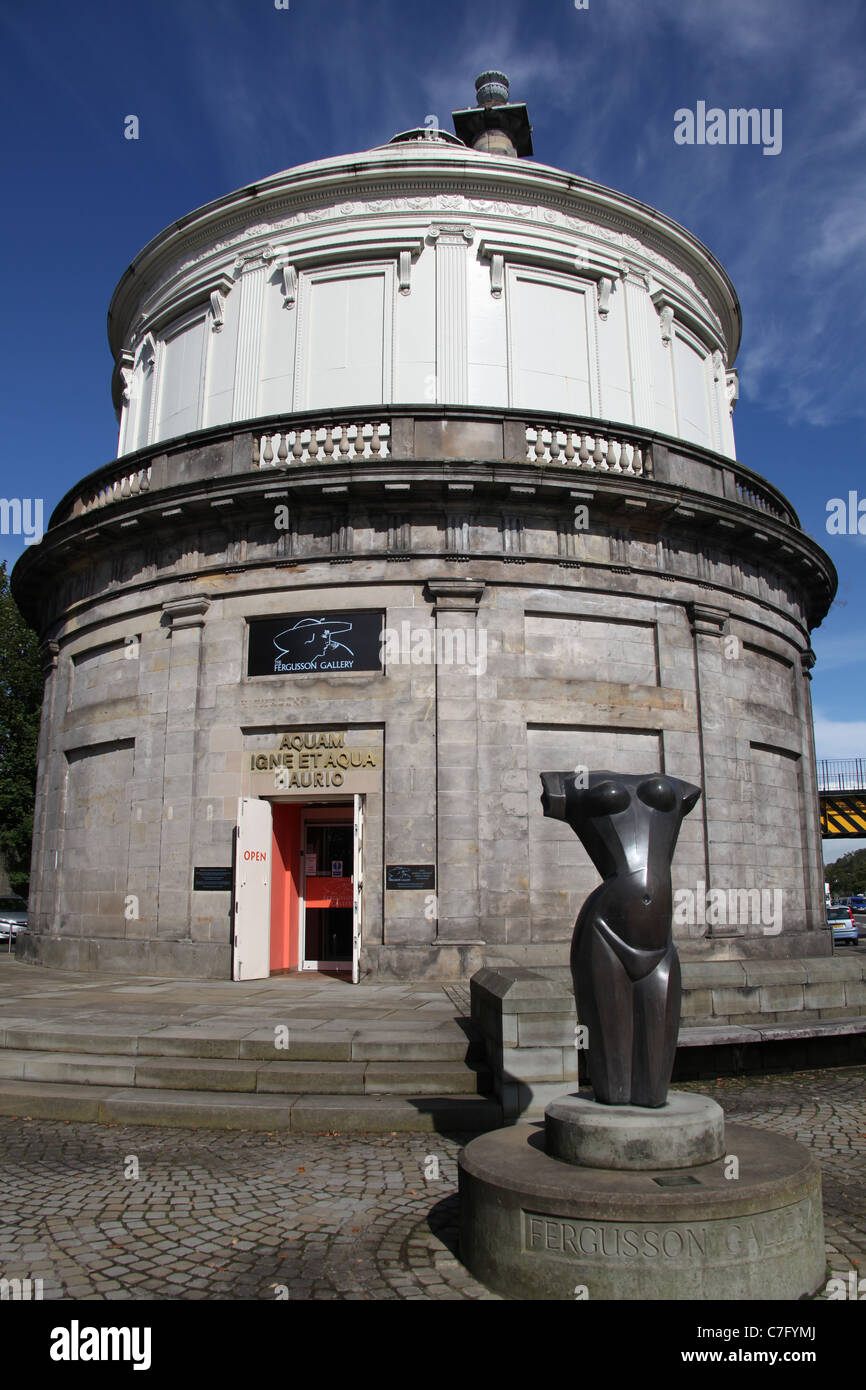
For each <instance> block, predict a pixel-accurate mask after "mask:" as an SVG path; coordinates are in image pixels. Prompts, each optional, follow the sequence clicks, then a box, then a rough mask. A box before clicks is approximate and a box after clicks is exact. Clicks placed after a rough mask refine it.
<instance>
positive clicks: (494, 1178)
mask: <svg viewBox="0 0 866 1390" xmlns="http://www.w3.org/2000/svg"><path fill="white" fill-rule="evenodd" d="M726 1139H727V1143H726V1148H727V1156H726V1157H722V1158H718V1159H716V1160H715V1161H713V1162H711V1163H701V1164H698V1165H696V1166H695V1167H692V1168H690V1169H688V1170H682V1169H680V1170H673V1171H671V1170H669V1169H668V1170H665V1169H662V1168H659V1169H657V1170H650V1169H644V1170H642V1171H631V1172H630V1171H623V1170H622V1169H618V1170H617V1169H612V1168H608V1169H604V1168H585V1167H576V1166H574V1165H572V1164H569V1163H563V1162H562V1161H561V1160H559V1159H557V1158H554V1157H553V1156H552V1155H551V1154H550V1153H547V1152H545V1148H544V1132H543V1130H541V1129H540V1128H536V1127H534V1126H528V1125H516V1126H514V1127H513V1128H510V1129H506V1130H499V1131H497V1132H494V1133H491V1134H485V1135H482V1136H481V1137H480V1138H478V1139H475V1140H473V1141H472V1143H471V1144H469V1145H468V1146H467V1147H466V1148H465V1149H464V1150H463V1153H462V1154H461V1156H460V1174H459V1176H460V1256H461V1259H462V1260H463V1262H464V1263H465V1264H466V1266H467V1267H468V1268H469V1269H470V1270H471V1272H472V1274H473V1275H474V1276H475V1278H476V1279H479V1280H481V1282H482V1283H484V1284H486V1285H487V1286H488V1287H489V1288H491V1289H493V1290H495V1291H496V1292H498V1293H502V1294H505V1295H507V1296H510V1297H513V1298H526V1299H563V1300H569V1301H574V1300H575V1299H576V1298H588V1299H589V1300H591V1301H593V1300H598V1299H616V1300H617V1301H620V1300H626V1301H628V1300H638V1299H654V1300H667V1299H694V1300H714V1299H720V1300H740V1299H749V1300H751V1299H785V1300H787V1299H799V1298H804V1297H809V1296H810V1295H812V1294H814V1293H815V1292H817V1290H818V1289H819V1288H820V1287H821V1286H822V1284H823V1282H824V1278H825V1272H826V1271H825V1255H824V1225H823V1215H822V1209H821V1173H820V1169H819V1167H818V1164H817V1162H816V1161H815V1159H814V1158H813V1157H812V1155H811V1154H810V1152H809V1151H808V1149H806V1148H804V1147H802V1146H801V1145H799V1144H797V1143H795V1142H794V1141H793V1140H790V1139H782V1138H780V1137H779V1136H778V1135H775V1134H767V1133H765V1132H763V1131H761V1130H757V1129H751V1128H749V1127H748V1126H746V1125H729V1126H728V1127H727V1136H726ZM734 1158H735V1159H736V1160H737V1163H736V1165H734V1164H732V1162H731V1161H730V1160H731V1159H734ZM734 1173H736V1174H737V1176H733V1174H734Z"/></svg>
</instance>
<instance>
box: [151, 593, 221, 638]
mask: <svg viewBox="0 0 866 1390" xmlns="http://www.w3.org/2000/svg"><path fill="white" fill-rule="evenodd" d="M209 608H210V599H209V598H207V597H205V596H204V595H201V596H198V597H195V598H175V599H169V601H168V602H167V603H164V604H163V605H162V611H163V613H164V614H165V617H166V619H167V620H168V626H169V627H170V628H171V630H172V632H178V631H180V629H181V628H187V627H204V624H205V614H206V613H207V611H208V609H209Z"/></svg>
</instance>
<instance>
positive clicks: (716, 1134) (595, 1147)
mask: <svg viewBox="0 0 866 1390" xmlns="http://www.w3.org/2000/svg"><path fill="white" fill-rule="evenodd" d="M544 1115H545V1130H546V1135H547V1142H546V1148H547V1152H548V1153H549V1154H550V1156H551V1157H552V1158H559V1159H561V1160H562V1161H563V1163H576V1164H578V1165H579V1166H580V1167H582V1168H623V1169H644V1168H693V1167H694V1165H695V1164H696V1163H712V1162H713V1161H714V1160H715V1159H717V1158H721V1157H722V1154H723V1153H724V1152H725V1112H724V1110H723V1109H722V1107H721V1106H720V1105H717V1104H716V1102H715V1101H714V1100H710V1098H709V1096H693V1095H691V1094H689V1092H687V1091H670V1092H669V1093H668V1098H667V1101H666V1102H665V1104H664V1105H660V1106H659V1107H658V1108H657V1109H656V1110H648V1109H647V1108H646V1107H645V1106H641V1105H600V1104H599V1102H598V1101H597V1100H591V1099H590V1098H589V1097H588V1096H561V1097H560V1099H559V1100H553V1101H551V1102H550V1104H549V1105H548V1107H547V1109H546V1110H545V1112H544Z"/></svg>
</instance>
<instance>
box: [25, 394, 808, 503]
mask: <svg viewBox="0 0 866 1390" xmlns="http://www.w3.org/2000/svg"><path fill="white" fill-rule="evenodd" d="M404 461H405V462H407V463H410V462H411V463H414V464H417V463H418V462H429V463H431V464H435V463H436V462H437V461H442V462H449V463H450V462H458V461H459V462H468V463H470V464H472V465H473V466H474V465H477V464H485V463H487V464H500V463H504V464H507V465H512V466H516V467H519V466H523V467H524V468H525V467H527V466H531V467H535V468H544V469H546V470H550V469H552V468H558V469H569V470H570V469H574V470H575V471H576V472H581V473H586V474H592V475H593V476H594V477H595V478H597V479H599V480H600V479H601V478H602V477H605V478H610V479H611V481H613V480H614V479H616V480H620V481H621V482H622V483H633V484H634V483H638V482H639V483H640V485H641V486H643V485H644V484H646V483H653V484H661V485H666V486H673V487H675V488H678V489H680V488H683V489H687V490H689V491H690V492H692V493H695V494H701V495H702V496H704V497H707V498H715V499H718V500H719V501H724V502H728V503H734V504H739V505H740V506H743V507H746V508H748V509H749V510H752V511H754V512H757V513H760V514H762V515H763V516H765V517H766V518H767V519H768V520H770V519H773V520H776V521H779V522H782V523H784V524H787V525H791V526H794V527H795V528H796V529H798V530H799V529H800V524H799V521H798V519H797V516H796V513H795V512H794V511H793V509H792V508H791V507H790V506H789V505H788V504H787V503H786V501H785V499H784V497H783V496H782V494H781V493H779V492H778V491H777V490H776V488H774V487H773V485H772V484H771V483H768V482H766V481H765V480H764V479H762V478H760V477H758V476H757V475H756V474H754V473H752V472H751V471H750V470H749V469H748V468H745V467H744V466H743V465H742V464H738V463H737V462H736V461H735V460H733V459H728V458H725V457H723V456H722V455H719V454H715V453H713V452H711V451H710V450H707V449H703V448H700V447H698V446H696V445H692V444H689V443H687V442H685V441H683V440H677V439H674V438H672V437H668V436H665V435H659V434H657V433H654V432H652V431H648V430H641V429H639V428H637V427H627V428H625V429H620V428H618V427H617V426H616V425H614V424H611V423H610V422H608V421H599V420H592V419H581V418H578V417H575V416H562V415H559V416H551V415H548V416H546V417H540V418H539V417H532V418H531V417H528V416H527V415H526V414H525V413H524V412H522V411H519V410H501V409H480V408H475V407H470V406H437V405H430V406H410V407H403V408H402V410H401V409H398V408H396V407H394V408H392V409H390V410H389V411H387V412H379V411H375V412H374V410H373V409H372V408H370V409H368V410H366V411H358V412H357V413H355V414H346V413H344V412H340V413H339V414H338V413H337V412H336V411H327V410H322V411H315V412H313V411H307V412H302V413H297V414H294V415H292V416H281V417H270V418H269V419H267V420H262V421H261V422H260V423H258V424H257V425H255V426H253V427H252V428H247V429H238V428H237V426H235V425H229V426H226V425H223V426H214V427H211V428H210V429H206V430H199V431H197V432H196V433H195V434H190V435H185V436H182V437H180V438H177V439H168V440H164V441H161V442H160V443H158V444H154V445H151V446H150V447H149V448H148V449H146V450H145V449H142V450H140V451H139V452H138V453H137V454H135V455H126V456H125V457H124V458H122V459H118V460H115V461H114V462H113V463H110V464H107V465H106V466H105V467H103V468H101V469H99V470H98V471H97V472H95V473H92V474H91V475H90V477H89V478H86V479H85V480H84V481H83V482H81V483H79V484H78V485H77V486H76V488H74V489H73V490H71V491H70V492H68V493H67V494H66V496H65V497H64V498H63V500H62V501H61V502H60V503H59V505H58V506H57V508H56V509H55V511H54V514H53V516H52V518H51V523H50V524H51V525H52V526H57V525H59V524H61V523H62V522H65V521H68V520H70V519H72V518H74V517H79V516H82V515H83V514H86V513H90V512H95V511H97V510H102V509H104V508H106V507H108V506H111V505H112V504H113V503H116V502H127V501H129V500H132V499H134V498H136V497H137V496H138V495H139V494H141V493H145V492H155V491H158V490H161V489H166V488H172V487H175V486H186V485H187V484H190V483H194V482H195V481H197V480H204V479H207V480H216V479H217V478H219V477H223V476H227V475H232V476H234V475H239V474H255V473H256V472H258V471H260V470H261V471H265V470H268V471H269V470H278V469H287V470H289V469H292V468H293V467H294V468H298V469H301V468H310V467H316V466H317V465H331V464H333V465H346V464H349V465H355V466H359V467H360V466H362V465H372V466H376V465H382V464H386V465H399V464H400V463H401V462H404Z"/></svg>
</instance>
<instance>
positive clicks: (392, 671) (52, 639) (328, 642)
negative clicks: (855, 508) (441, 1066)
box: [13, 74, 836, 980]
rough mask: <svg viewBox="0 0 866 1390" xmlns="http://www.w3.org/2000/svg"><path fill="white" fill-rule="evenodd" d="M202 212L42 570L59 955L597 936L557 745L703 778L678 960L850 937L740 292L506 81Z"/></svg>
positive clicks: (46, 806) (362, 972) (50, 951)
mask: <svg viewBox="0 0 866 1390" xmlns="http://www.w3.org/2000/svg"><path fill="white" fill-rule="evenodd" d="M454 119H455V129H456V132H457V134H456V135H451V134H449V133H445V132H444V131H436V130H430V129H417V130H410V131H407V132H405V133H404V134H400V135H397V136H395V137H394V138H393V139H392V140H391V141H390V142H389V143H387V144H385V145H382V146H381V147H377V148H375V149H372V150H368V151H365V152H362V153H358V154H351V155H345V156H341V157H339V158H334V159H326V160H321V161H318V162H316V163H313V164H307V165H303V166H301V167H299V168H294V169H290V170H288V171H286V172H284V173H279V174H275V175H274V176H273V177H271V178H268V179H265V180H263V181H262V182H260V183H257V184H255V185H254V186H251V187H248V188H243V189H241V190H239V191H238V192H236V193H232V194H229V195H228V196H226V197H223V198H221V199H219V200H217V201H216V202H213V203H210V204H208V205H207V206H206V207H203V208H201V209H199V210H198V211H196V212H192V213H189V214H187V215H186V216H183V217H182V218H181V219H180V220H179V221H178V222H176V223H174V224H173V225H172V226H171V227H169V228H168V229H167V230H166V231H164V232H163V233H162V234H161V235H159V236H157V237H156V238H155V239H154V240H153V241H151V242H150V243H149V244H148V245H147V246H146V247H145V249H144V250H143V251H142V252H141V253H140V254H139V256H138V257H137V258H136V259H135V261H134V262H133V263H132V265H131V266H130V267H129V269H128V270H127V271H126V273H125V274H124V276H123V278H122V279H121V281H120V284H119V285H118V287H117V289H116V291H115V294H114V297H113V299H112V302H111V307H110V311H109V335H110V342H111V348H112V352H113V354H114V358H115V363H116V367H115V372H114V379H113V392H114V403H115V407H116V409H117V412H118V417H119V423H120V436H119V445H118V457H117V458H116V459H115V460H113V461H112V462H111V463H109V464H107V465H105V466H104V467H101V468H99V469H97V470H96V471H94V472H93V473H91V474H90V475H89V476H88V477H86V478H85V479H83V480H82V481H81V482H79V483H76V485H75V486H74V487H73V488H72V489H71V490H70V491H69V492H68V493H67V495H66V496H65V497H64V498H63V500H62V501H61V502H60V503H59V505H58V506H57V508H56V509H55V511H54V513H53V516H52V518H51V522H50V525H49V527H48V529H47V531H46V534H45V536H44V538H43V540H42V542H41V543H40V544H39V545H34V546H33V547H32V548H30V549H28V550H27V551H26V553H25V554H24V555H23V556H22V558H21V559H20V560H19V562H18V564H17V566H16V569H15V573H14V576H13V584H14V592H15V595H16V598H17V600H18V602H19V604H20V606H21V608H22V609H23V611H24V613H25V614H26V615H27V617H28V618H29V620H30V621H31V622H32V623H33V624H34V626H35V627H36V628H37V629H38V631H39V633H40V635H41V637H42V640H43V643H44V652H45V658H46V684H45V702H44V711H43V721H42V732H41V738H40V745H39V774H38V795H37V803H36V813H35V829H34V842H33V871H32V879H31V899H30V907H31V912H30V927H29V931H28V932H27V934H26V935H25V936H24V937H23V939H22V941H21V944H20V947H19V952H20V953H21V954H23V956H24V957H25V958H26V959H29V960H33V961H38V962H42V963H45V964H47V965H54V966H66V967H77V968H87V969H97V970H98V969H104V970H110V971H128V972H130V973H135V974H149V975H153V974H156V975H173V976H189V977H198V978H216V979H219V978H229V977H231V976H232V975H234V977H235V978H252V977H261V976H264V975H267V974H269V973H275V972H279V971H285V970H290V969H328V970H335V971H336V970H344V971H350V970H352V971H354V977H355V978H356V979H361V980H364V979H371V978H376V979H418V978H425V977H426V978H430V979H443V980H449V979H452V980H453V979H459V978H465V977H466V976H468V975H470V974H472V973H473V972H474V971H476V970H478V969H479V968H480V967H481V966H497V965H500V966H502V965H511V966H529V967H537V968H539V969H541V970H542V971H544V970H547V971H553V970H554V969H561V968H562V967H564V966H566V965H567V962H568V951H569V943H570V939H571V933H572V927H573V923H574V919H575V916H576V914H577V911H578V909H579V907H580V905H581V903H582V901H583V899H584V897H585V896H586V894H587V893H588V892H589V891H590V890H591V889H592V888H593V887H595V886H596V884H597V882H598V876H597V874H596V873H595V871H594V869H593V868H592V866H591V864H590V863H589V860H588V858H587V856H586V854H585V852H584V851H583V850H582V848H581V846H580V844H579V843H578V842H577V840H576V839H575V836H574V835H573V834H572V832H571V831H570V829H569V827H568V826H567V825H563V824H560V823H557V822H555V821H552V820H550V819H545V817H544V815H543V813H542V808H541V802H540V795H541V782H540V779H539V773H541V772H542V771H546V770H550V769H565V770H573V769H575V768H587V769H599V768H610V769H612V770H614V771H618V772H622V773H628V772H641V773H643V772H651V771H654V770H662V771H667V772H669V773H670V774H672V775H675V776H678V777H681V778H683V779H685V780H687V781H689V782H693V783H696V784H697V785H699V786H700V787H701V788H702V789H703V796H702V798H701V800H700V803H699V805H698V808H697V809H696V810H695V812H694V814H693V815H692V816H690V817H689V818H688V820H687V822H686V823H685V824H684V826H683V830H682V835H681V838H680V843H679V846H678V849H677V854H676V859H675V861H674V887H675V890H678V896H677V904H678V906H677V910H676V917H675V933H676V937H677V940H678V941H679V944H680V950H681V955H682V957H683V959H684V961H686V962H689V961H691V962H696V961H697V962H701V961H705V962H720V961H724V962H732V961H746V962H747V961H750V960H754V959H756V958H757V959H760V958H768V959H777V958H780V957H788V958H790V957H795V958H798V959H800V958H805V957H814V956H820V955H826V954H829V952H830V949H831V946H830V940H829V934H828V931H827V928H826V923H825V918H824V912H823V870H822V862H821V841H820V834H819V821H818V806H817V791H816V777H815V758H814V748H813V735H812V716H811V708H810V697H809V672H810V668H811V666H812V663H813V655H812V652H811V648H810V640H809V634H810V630H811V629H812V628H813V627H814V626H816V625H817V624H818V623H820V621H821V620H822V618H823V617H824V616H825V614H826V612H827V609H828V607H829V604H830V602H831V599H832V597H833V593H834V589H835V582H836V580H835V573H834V570H833V567H832V565H831V563H830V561H829V560H828V558H827V557H826V556H825V554H824V553H823V551H822V550H821V549H820V548H819V547H818V546H817V545H816V543H815V542H814V541H812V540H811V539H810V538H809V537H808V536H806V535H805V534H804V533H803V531H802V529H801V527H800V524H799V522H798V519H797V516H796V515H795V513H794V511H793V510H792V508H791V506H790V505H789V503H788V502H787V501H786V500H785V498H784V497H783V496H782V495H781V494H780V493H779V492H778V491H777V489H776V488H775V487H774V486H772V485H771V484H770V483H768V482H767V481H766V480H765V479H763V478H762V477H760V476H758V475H757V474H756V473H755V472H754V471H752V470H751V469H750V468H749V467H748V466H746V465H745V464H744V463H741V462H739V461H738V460H737V456H736V450H735V444H734V434H733V428H732V413H733V409H734V404H735V401H736V397H737V377H736V372H735V370H734V362H735V359H736V355H737V350H738V346H739V340H740V329H741V320H740V308H739V304H738V301H737V296H736V294H735V292H734V288H733V286H732V284H731V282H730V280H729V279H728V277H727V275H726V274H725V271H724V270H723V269H722V267H721V266H720V265H719V263H718V262H717V261H716V260H715V258H714V257H713V255H712V254H711V253H710V252H709V251H708V250H707V248H706V247H705V246H703V245H702V244H701V243H700V242H699V241H698V240H697V239H696V238H695V237H694V236H692V235H691V234H690V233H689V232H688V231H686V230H685V229H684V228H682V227H680V226H678V225H677V224H676V223H675V222H673V221H671V220H670V219H669V218H667V217H665V216H664V215H663V214H662V213H659V212H657V211H655V210H654V209H653V208H650V207H648V206H646V205H645V204H643V203H640V202H637V201H635V200H634V199H632V198H629V197H628V196H627V195H625V194H622V193H616V192H612V191H611V190H609V189H607V188H603V187H601V186H599V185H597V184H595V183H592V182H590V181H588V180H586V179H582V178H580V177H578V176H575V175H573V174H570V173H565V172H562V171H560V170H558V169H555V168H551V167H548V166H546V165H544V164H541V163H537V162H534V161H532V160H530V159H529V158H528V156H531V154H532V143H531V131H530V126H529V121H528V118H527V112H526V108H525V107H524V106H522V105H519V104H515V103H511V102H510V101H509V96H508V89H507V83H506V82H505V81H504V80H503V79H502V78H501V75H496V74H492V75H491V74H486V75H485V78H484V80H481V79H479V87H478V104H477V105H476V106H474V107H471V108H469V109H467V110H465V111H459V112H455V117H454Z"/></svg>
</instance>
